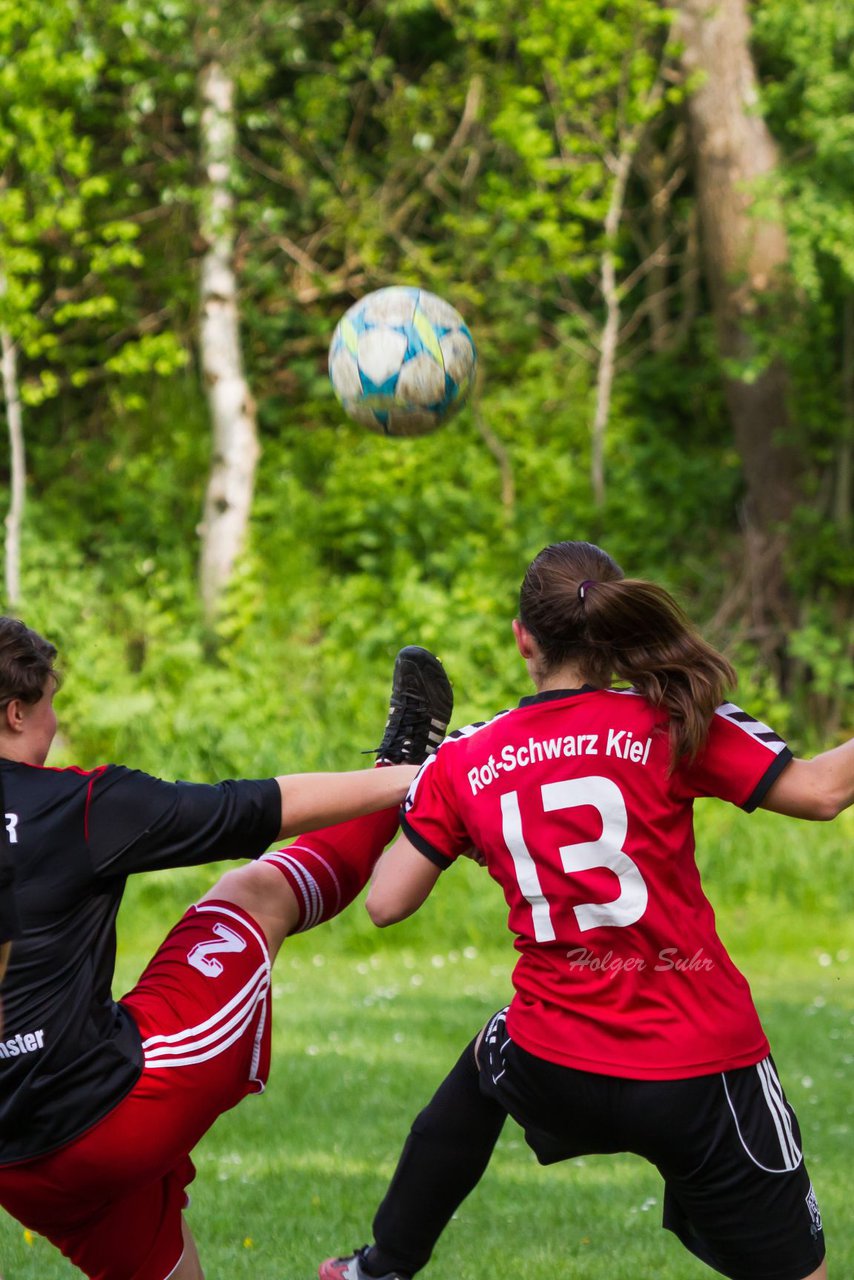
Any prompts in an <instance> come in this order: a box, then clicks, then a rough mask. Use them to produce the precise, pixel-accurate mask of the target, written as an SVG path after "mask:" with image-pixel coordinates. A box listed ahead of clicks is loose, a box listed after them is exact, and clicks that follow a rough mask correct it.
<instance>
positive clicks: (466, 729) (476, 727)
mask: <svg viewBox="0 0 854 1280" xmlns="http://www.w3.org/2000/svg"><path fill="white" fill-rule="evenodd" d="M509 714H510V708H508V709H507V710H506V711H498V712H496V714H495V715H494V716H492V717H491V719H489V720H475V722H474V723H473V724H467V725H464V726H463V728H462V729H454V730H453V731H452V732H451V733H449V734H448V737H447V739H446V741H448V742H452V741H453V740H454V738H470V737H471V736H472V734H473V733H478V732H479V731H480V730H481V729H486V728H488V727H489V725H491V724H495V722H496V720H500V719H501V718H502V716H506V715H509Z"/></svg>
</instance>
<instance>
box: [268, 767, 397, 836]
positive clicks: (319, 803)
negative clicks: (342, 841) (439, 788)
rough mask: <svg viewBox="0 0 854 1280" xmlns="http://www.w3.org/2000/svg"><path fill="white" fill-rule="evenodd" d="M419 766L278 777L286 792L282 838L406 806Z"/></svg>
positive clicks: (295, 774) (283, 799) (283, 795)
mask: <svg viewBox="0 0 854 1280" xmlns="http://www.w3.org/2000/svg"><path fill="white" fill-rule="evenodd" d="M417 772H418V767H417V766H416V765H410V764H392V765H386V766H384V767H383V768H381V769H356V770H353V771H351V772H348V773H294V774H287V775H285V776H283V777H280V778H277V779H276V781H277V782H278V784H279V790H280V792H281V793H282V826H281V830H280V831H279V835H278V839H279V840H284V839H285V837H286V836H295V835H298V834H299V832H301V831H314V830H316V829H317V828H318V827H331V826H332V825H333V824H334V823H336V822H344V821H346V820H347V819H349V818H361V817H363V816H364V815H365V814H366V813H376V812H377V811H378V810H380V809H391V808H396V807H397V806H398V805H400V804H402V803H403V800H404V797H405V795H406V792H407V790H408V788H409V784H410V782H411V781H412V779H413V778H414V777H415V775H416V773H417Z"/></svg>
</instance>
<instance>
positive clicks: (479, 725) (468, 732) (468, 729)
mask: <svg viewBox="0 0 854 1280" xmlns="http://www.w3.org/2000/svg"><path fill="white" fill-rule="evenodd" d="M507 714H508V711H499V712H498V714H497V715H494V716H493V717H492V719H491V720H478V721H476V722H475V723H474V724H467V725H464V726H463V728H462V729H454V730H453V731H452V732H451V733H449V734H448V736H447V737H446V738H445V741H444V742H440V744H439V746H438V747H437V749H436V751H435V752H434V753H433V755H431V756H428V757H427V759H426V760H425V761H424V763H423V764H422V766H421V768H420V769H419V770H418V772H417V773H416V775H415V777H414V778H413V780H412V782H411V783H410V786H409V791H408V792H407V794H406V799H405V800H404V802H403V812H404V813H408V812H409V810H410V809H411V808H412V806H413V805H414V803H415V797H416V796H417V794H418V788H419V786H420V784H421V780H422V778H423V777H424V775H425V774H426V773H427V770H428V769H429V768H430V767H431V765H432V764H433V763H434V761H435V760H436V758H437V756H438V753H439V752H440V751H442V750H444V748H445V747H446V746H447V745H448V743H449V742H455V741H459V740H460V739H461V738H470V737H472V735H473V734H475V733H479V732H480V730H481V729H486V728H488V727H489V725H491V724H495V721H496V720H500V719H501V717H502V716H506V715H507Z"/></svg>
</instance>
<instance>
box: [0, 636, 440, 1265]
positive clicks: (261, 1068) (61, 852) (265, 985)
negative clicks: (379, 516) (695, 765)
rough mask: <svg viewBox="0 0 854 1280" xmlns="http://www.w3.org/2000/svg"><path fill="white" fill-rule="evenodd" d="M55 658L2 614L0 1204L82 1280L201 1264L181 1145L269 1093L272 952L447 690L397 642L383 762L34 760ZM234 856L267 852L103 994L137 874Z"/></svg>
mask: <svg viewBox="0 0 854 1280" xmlns="http://www.w3.org/2000/svg"><path fill="white" fill-rule="evenodd" d="M55 657H56V649H55V648H54V646H53V645H52V644H50V643H49V642H48V641H46V640H44V639H42V637H41V636H39V635H37V634H36V633H35V632H33V631H31V630H30V629H29V628H27V627H26V626H25V625H24V624H23V623H22V622H20V621H18V620H17V619H13V618H0V794H3V795H4V796H5V806H4V814H5V818H4V820H5V826H6V833H7V837H8V844H7V853H8V854H9V855H10V857H11V860H12V862H13V864H14V876H15V888H14V892H15V904H16V906H17V910H18V914H19V916H20V922H19V923H20V928H19V929H18V931H17V936H16V937H15V940H14V942H13V944H12V953H11V960H10V963H9V968H8V972H7V974H6V978H5V981H4V984H3V997H4V1002H5V1014H6V1024H5V1027H4V1028H3V1030H2V1032H0V1206H2V1207H3V1208H5V1209H6V1210H7V1211H8V1212H9V1213H11V1214H13V1215H14V1216H15V1217H16V1218H18V1219H19V1220H20V1221H21V1222H22V1223H23V1224H24V1225H25V1226H26V1227H29V1228H30V1229H32V1230H34V1231H37V1232H39V1233H41V1234H42V1235H44V1236H46V1237H47V1238H48V1239H49V1240H51V1241H52V1242H53V1243H54V1244H55V1245H56V1246H57V1248H59V1249H61V1251H62V1252H63V1253H64V1254H66V1256H67V1257H69V1258H70V1259H71V1261H72V1262H74V1263H75V1264H76V1265H77V1266H78V1267H79V1268H80V1270H81V1271H83V1272H84V1273H85V1274H86V1275H87V1276H90V1277H93V1280H166V1277H171V1280H201V1276H202V1271H201V1266H200V1263H199V1259H198V1254H197V1252H196V1248H195V1244H194V1242H193V1239H192V1236H191V1234H190V1232H189V1230H188V1228H187V1226H186V1223H185V1222H184V1216H183V1211H184V1208H185V1205H186V1203H187V1197H186V1192H185V1188H186V1186H187V1185H188V1183H189V1182H190V1181H191V1180H192V1178H193V1177H194V1173H195V1171H194V1168H193V1164H192V1160H191V1159H190V1152H191V1151H192V1149H193V1147H194V1146H195V1145H196V1143H197V1142H198V1141H199V1139H200V1138H201V1137H202V1135H203V1134H204V1133H205V1132H206V1131H207V1130H208V1129H209V1128H210V1126H211V1125H212V1124H213V1122H214V1121H215V1119H216V1118H217V1116H218V1115H220V1114H221V1113H222V1112H223V1111H226V1110H228V1109H229V1108H230V1107H233V1106H234V1105H235V1104H236V1103H237V1102H239V1101H240V1100H241V1099H242V1098H243V1097H245V1096H246V1095H247V1094H249V1093H256V1092H259V1091H260V1090H261V1089H263V1087H264V1084H265V1082H266V1078H267V1072H268V1067H269V1057H270V964H271V961H272V959H273V958H275V955H276V953H277V951H278V949H279V947H280V946H281V944H282V942H283V941H284V939H285V938H286V937H287V936H288V934H290V933H293V932H295V931H297V930H299V929H305V928H309V927H311V926H312V925H315V924H319V923H320V922H321V921H322V920H325V919H328V918H329V917H330V916H333V915H335V914H337V912H339V911H341V910H343V908H344V907H345V906H346V905H347V903H348V902H350V901H352V899H353V898H354V897H355V896H356V894H357V893H358V892H359V891H360V889H361V888H362V887H363V886H364V884H365V883H366V881H367V878H368V875H369V874H370V870H371V867H372V866H373V864H374V862H375V861H376V858H377V857H378V856H379V854H380V852H381V851H382V849H383V847H384V846H385V844H386V843H387V842H388V840H389V839H390V838H391V836H392V835H393V833H394V830H395V828H396V826H397V816H398V811H397V806H398V805H399V803H400V801H401V800H402V799H403V796H404V794H405V791H406V787H407V786H408V784H409V782H410V781H411V780H412V777H413V775H414V772H415V769H414V767H413V766H414V765H416V764H418V763H420V762H421V761H422V760H423V759H424V758H425V756H426V754H427V753H428V752H429V751H431V750H434V749H435V746H436V744H437V743H438V742H439V741H441V738H442V736H443V734H444V729H445V726H446V724H447V721H448V719H449V717H450V713H451V704H452V697H451V691H450V686H449V684H448V681H447V677H446V676H445V674H444V670H443V669H442V666H441V664H440V663H439V662H438V660H437V659H435V658H434V657H433V656H432V654H429V653H427V651H426V650H424V649H419V648H416V647H414V646H409V647H407V648H406V649H402V650H401V652H400V653H399V654H398V657H397V661H396V663H395V671H394V680H393V686H392V698H391V706H390V711H389V718H388V722H387V724H386V731H385V734H384V736H383V741H382V743H381V744H380V747H379V759H380V762H381V763H386V764H388V766H389V767H387V768H378V769H368V770H364V769H363V770H359V771H357V772H354V773H340V774H323V773H318V774H294V775H285V776H282V777H277V778H267V779H261V780H257V781H251V780H244V781H236V782H235V781H228V782H221V783H218V784H217V785H215V786H208V785H204V784H192V783H169V782H164V781H161V780H160V779H157V778H152V777H149V776H148V775H147V774H142V773H138V772H135V771H132V770H130V769H126V768H124V767H123V766H119V765H104V766H102V767H101V768H98V769H95V770H93V771H91V772H85V771H83V770H80V769H75V768H71V769H48V768H45V767H44V764H45V760H46V758H47V755H48V751H49V749H50V746H51V742H52V740H53V737H54V734H55V731H56V715H55V712H54V710H53V695H54V692H55V689H56V684H57V677H56V673H55V671H54V667H53V661H54V658H55ZM358 815H362V816H358ZM344 819H352V820H350V821H342V820H344ZM326 824H336V825H333V826H328V827H326ZM321 826H323V827H324V828H326V829H322V830H317V831H313V832H312V833H311V834H310V835H308V836H302V837H300V839H299V840H298V841H297V842H296V843H295V844H292V845H289V846H288V847H287V848H285V849H282V850H279V851H278V852H275V853H269V854H264V850H265V849H266V848H267V847H268V845H269V844H270V843H271V842H273V841H274V840H279V839H282V838H283V837H285V836H286V835H293V834H294V832H296V831H299V830H304V829H305V828H306V827H309V828H312V827H321ZM259 855H263V856H259ZM245 857H251V858H256V859H257V861H254V862H250V863H248V864H247V865H243V866H240V867H238V868H236V869H235V870H232V871H228V872H226V874H225V875H223V876H222V877H221V878H220V879H219V881H218V883H217V884H216V885H215V886H214V888H213V889H211V891H210V892H209V893H207V894H205V896H204V897H203V898H202V899H201V900H200V901H199V902H197V903H196V904H195V905H194V906H192V907H190V909H189V911H188V912H187V913H186V915H185V916H184V917H183V918H182V919H181V920H180V921H179V922H178V924H177V925H176V926H175V928H174V929H173V930H172V931H171V933H170V934H169V936H168V937H167V938H166V940H165V942H164V943H163V944H162V946H161V947H160V948H159V949H158V951H157V953H156V955H155V956H154V958H153V960H152V961H151V963H150V964H149V965H148V967H147V968H146V970H145V972H144V973H143V975H142V977H141V978H140V980H139V982H138V983H137V985H136V986H135V987H134V989H133V990H132V991H131V992H129V994H128V995H126V996H125V997H124V998H123V999H121V1000H119V1001H115V1000H114V999H113V996H112V993H111V985H112V980H113V969H114V965H115V954H116V929H115V922H116V914H117V912H118V909H119V904H120V902H121V898H122V894H123V892H124V887H125V882H126V879H127V876H128V875H129V874H132V873H133V872H139V871H151V870H163V869H168V868H170V867H179V866H192V865H197V864H200V863H205V862H213V861H215V860H219V859H222V858H245Z"/></svg>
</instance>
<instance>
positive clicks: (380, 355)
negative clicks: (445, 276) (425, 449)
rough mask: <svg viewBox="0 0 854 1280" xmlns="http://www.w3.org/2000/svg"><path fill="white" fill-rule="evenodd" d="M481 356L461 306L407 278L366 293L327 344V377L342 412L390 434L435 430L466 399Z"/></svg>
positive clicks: (342, 320)
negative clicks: (413, 284)
mask: <svg viewBox="0 0 854 1280" xmlns="http://www.w3.org/2000/svg"><path fill="white" fill-rule="evenodd" d="M476 364H477V355H476V353H475V348H474V342H473V340H472V336H471V334H470V333H469V331H468V329H467V328H466V325H465V323H464V321H463V318H462V316H461V315H460V314H459V312H458V311H456V310H455V309H454V308H453V307H452V306H450V305H449V304H448V303H447V302H444V301H443V300H442V299H441V298H437V297H436V295H435V294H434V293H428V292H427V290H426V289H416V288H409V287H407V286H403V285H395V286H393V287H392V288H389V289H378V290H377V291H376V292H375V293H369V294H367V296H366V297H364V298H361V299H360V300H359V301H358V302H357V303H355V304H354V305H353V306H352V307H351V308H350V310H349V311H348V312H347V313H346V314H345V315H344V316H342V318H341V320H340V321H339V322H338V325H337V327H336V329H335V332H334V333H333V335H332V342H331V343H330V346H329V377H330V380H331V382H332V387H333V390H334V392H335V394H336V396H337V397H338V399H339V401H340V402H341V404H342V405H343V407H344V411H345V413H347V414H348V415H349V417H351V418H352V419H353V420H354V421H355V422H359V423H361V424H362V425H363V426H365V427H369V428H370V429H371V431H376V432H378V433H379V434H380V435H386V436H421V435H426V434H427V433H428V432H430V431H435V430H436V428H437V427H438V426H439V425H440V423H442V422H444V421H445V420H446V419H447V418H448V417H450V415H451V414H452V413H456V411H457V410H458V409H459V408H460V407H461V405H462V404H463V403H464V402H465V399H466V397H467V395H468V393H469V391H470V389H471V385H472V382H473V380H474V372H475V366H476Z"/></svg>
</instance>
